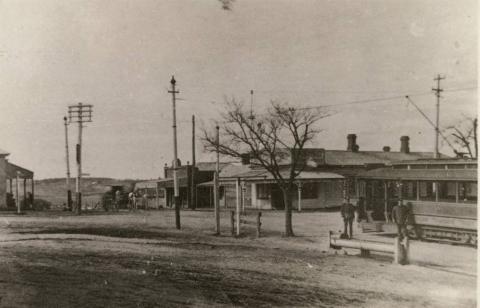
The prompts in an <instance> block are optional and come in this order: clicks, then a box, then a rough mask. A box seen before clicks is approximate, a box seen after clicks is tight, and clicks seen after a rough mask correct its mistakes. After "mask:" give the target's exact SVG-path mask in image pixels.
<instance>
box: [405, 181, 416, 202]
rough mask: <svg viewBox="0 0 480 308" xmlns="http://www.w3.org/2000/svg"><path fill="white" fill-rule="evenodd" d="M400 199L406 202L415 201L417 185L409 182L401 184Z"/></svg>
mask: <svg viewBox="0 0 480 308" xmlns="http://www.w3.org/2000/svg"><path fill="white" fill-rule="evenodd" d="M402 197H403V199H407V200H415V199H417V183H416V182H411V181H409V182H403V185H402Z"/></svg>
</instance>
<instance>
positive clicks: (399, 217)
mask: <svg viewBox="0 0 480 308" xmlns="http://www.w3.org/2000/svg"><path fill="white" fill-rule="evenodd" d="M408 215H409V213H408V207H407V206H406V205H405V204H404V203H403V200H402V199H399V200H398V204H397V205H396V206H394V207H393V210H392V216H393V221H394V222H395V223H396V224H397V232H398V239H399V240H400V241H401V240H403V238H404V236H408V233H407V220H408Z"/></svg>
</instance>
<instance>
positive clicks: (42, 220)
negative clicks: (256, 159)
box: [0, 211, 476, 307]
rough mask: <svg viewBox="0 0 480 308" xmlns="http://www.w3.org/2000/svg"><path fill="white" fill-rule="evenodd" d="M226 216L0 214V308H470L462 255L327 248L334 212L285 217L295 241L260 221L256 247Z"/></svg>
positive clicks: (468, 259)
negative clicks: (409, 258)
mask: <svg viewBox="0 0 480 308" xmlns="http://www.w3.org/2000/svg"><path fill="white" fill-rule="evenodd" d="M228 217H229V213H223V217H222V236H219V237H216V236H213V235H212V233H213V232H212V231H213V222H214V221H213V214H212V213H211V212H191V211H184V212H182V226H183V228H182V230H181V231H177V230H175V229H174V221H173V212H170V211H155V212H138V213H119V214H108V215H104V214H102V215H83V216H80V217H76V216H65V215H63V214H55V215H53V214H50V215H45V214H42V215H34V216H32V215H27V216H22V217H14V216H3V217H0V246H1V249H0V260H1V262H0V306H1V307H176V306H194V307H205V306H209V307H210V306H219V307H224V306H227V307H228V306H249V307H261V306H269V307H271V306H285V307H308V306H310V307H394V306H395V307H475V305H476V298H475V296H476V294H475V288H476V267H475V255H476V250H475V249H473V248H468V247H457V246H450V245H442V244H432V243H414V245H420V246H421V247H423V248H422V250H425V254H426V255H423V256H422V254H419V260H420V261H419V262H418V264H413V265H409V266H399V265H394V264H392V262H391V258H389V257H385V256H377V257H374V258H370V259H365V258H360V257H358V256H353V255H351V252H350V253H349V254H348V255H345V254H343V252H340V253H339V254H334V253H332V252H329V251H328V240H327V239H328V236H327V234H328V232H327V231H328V230H331V229H333V230H338V227H339V225H340V221H339V219H338V213H301V214H295V215H294V225H295V226H296V227H295V232H296V235H297V236H296V237H295V238H284V237H282V222H283V214H282V213H278V212H265V213H264V214H263V217H264V220H263V226H262V227H263V231H264V232H263V237H262V238H260V239H256V238H254V234H255V232H254V230H253V226H251V225H247V226H246V229H244V236H242V237H241V238H232V237H231V236H230V235H229V230H230V226H229V225H228V224H229V219H228ZM357 231H358V230H357ZM422 245H423V246H422ZM425 247H427V249H424V248H425ZM428 254H434V255H437V256H438V255H439V254H440V255H444V256H445V257H444V258H438V257H437V258H433V261H431V262H423V261H421V260H422V258H423V260H431V258H428ZM449 254H451V255H452V257H451V259H452V260H456V261H455V262H449V261H448V260H449V258H448V255H449ZM458 256H460V257H461V258H462V260H463V261H459V260H458ZM422 262H423V263H422Z"/></svg>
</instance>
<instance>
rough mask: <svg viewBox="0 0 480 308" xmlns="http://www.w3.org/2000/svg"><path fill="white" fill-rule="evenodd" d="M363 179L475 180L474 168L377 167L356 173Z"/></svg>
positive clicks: (475, 172)
mask: <svg viewBox="0 0 480 308" xmlns="http://www.w3.org/2000/svg"><path fill="white" fill-rule="evenodd" d="M358 178H363V179H385V180H425V181H477V170H476V169H392V168H379V169H374V170H370V171H363V172H361V173H359V174H358Z"/></svg>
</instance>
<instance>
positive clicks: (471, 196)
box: [459, 182, 477, 202]
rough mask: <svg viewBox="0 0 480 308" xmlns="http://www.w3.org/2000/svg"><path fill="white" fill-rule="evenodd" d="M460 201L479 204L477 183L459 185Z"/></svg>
mask: <svg viewBox="0 0 480 308" xmlns="http://www.w3.org/2000/svg"><path fill="white" fill-rule="evenodd" d="M459 199H460V200H459V201H463V202H477V183H475V182H462V183H459Z"/></svg>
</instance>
